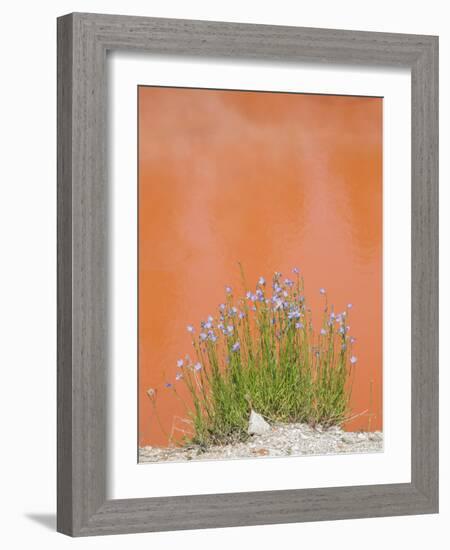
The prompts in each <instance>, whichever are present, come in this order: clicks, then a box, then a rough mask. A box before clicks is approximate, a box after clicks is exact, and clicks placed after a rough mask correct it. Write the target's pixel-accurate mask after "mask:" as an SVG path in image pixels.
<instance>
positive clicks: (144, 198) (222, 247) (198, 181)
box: [130, 87, 382, 445]
mask: <svg viewBox="0 0 450 550" xmlns="http://www.w3.org/2000/svg"><path fill="white" fill-rule="evenodd" d="M138 229H139V365H138V368H139V388H138V391H139V444H140V445H167V443H168V437H167V434H170V433H172V432H173V430H175V431H174V432H173V433H174V434H175V436H176V437H180V436H181V434H182V432H181V431H179V429H183V427H186V425H185V423H184V422H183V421H182V418H185V417H186V412H185V410H184V408H183V405H182V403H181V402H180V401H179V400H178V399H177V398H176V397H175V396H174V394H173V392H172V391H171V390H170V389H167V388H165V383H166V382H170V383H174V380H175V375H176V372H177V366H176V361H177V359H178V358H180V357H183V356H184V355H185V354H186V353H191V356H193V353H192V352H193V350H192V344H191V339H190V336H189V334H188V333H187V331H186V325H188V324H191V323H192V324H193V325H196V326H198V324H199V322H200V321H201V320H203V319H205V318H206V317H207V316H208V314H213V315H214V314H215V313H216V311H217V306H218V304H220V303H221V302H222V301H223V300H224V287H225V285H231V286H233V287H235V288H236V289H240V288H241V284H240V275H239V269H238V262H241V263H242V264H243V266H244V269H245V273H246V277H247V280H248V281H252V282H254V283H256V280H257V278H258V277H259V276H260V275H263V276H265V277H266V278H267V279H270V278H271V276H272V274H273V272H274V271H281V272H282V273H283V274H286V276H289V274H290V272H291V270H292V268H293V267H294V266H298V267H299V268H300V269H301V272H302V274H303V276H304V279H305V286H306V291H305V294H306V298H307V301H308V303H309V305H310V307H311V308H312V309H313V311H314V312H316V313H315V315H316V322H318V321H319V319H320V315H321V308H322V307H323V301H322V297H321V296H320V294H319V288H321V287H325V288H326V290H327V295H328V301H329V303H332V304H334V306H335V310H336V311H340V310H341V309H343V308H344V307H345V305H346V304H347V303H349V302H351V303H352V304H353V308H352V310H351V318H350V322H349V324H350V326H351V330H350V333H351V334H352V335H353V336H355V337H356V338H357V342H356V344H355V346H354V354H355V355H357V357H358V363H357V365H356V368H355V377H354V382H353V392H352V398H351V409H352V413H353V414H354V415H359V416H357V417H356V418H355V419H354V420H352V421H350V422H349V423H348V424H347V425H346V428H347V429H351V430H354V429H362V430H367V429H371V430H380V429H381V428H382V99H381V98H372V97H350V96H327V95H306V94H286V93H273V92H241V91H225V90H203V89H201V90H200V89H187V88H164V87H139V228H138ZM130 368H133V366H130ZM178 384H179V386H178V389H179V391H180V393H181V396H182V397H187V396H186V394H185V393H184V391H183V385H182V383H178ZM149 388H154V389H156V404H157V411H158V416H159V421H158V420H157V418H156V416H155V411H154V409H153V407H152V403H151V401H150V399H149V398H148V397H147V395H146V392H147V390H148V389H149Z"/></svg>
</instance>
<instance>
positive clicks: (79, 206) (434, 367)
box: [58, 13, 438, 536]
mask: <svg viewBox="0 0 450 550" xmlns="http://www.w3.org/2000/svg"><path fill="white" fill-rule="evenodd" d="M124 49H128V50H135V51H137V52H148V53H150V54H152V53H153V54H155V53H156V54H161V53H163V54H172V55H186V54H188V55H191V56H215V57H229V58H247V59H265V60H280V61H287V60H289V61H292V62H295V61H311V62H324V63H335V64H336V63H345V64H348V63H359V64H364V65H369V66H370V65H389V66H401V67H409V68H410V69H411V75H412V78H411V80H412V90H411V91H412V113H411V115H412V136H411V137H412V143H411V146H412V182H411V184H412V241H411V245H412V266H411V269H412V296H411V299H412V364H411V369H412V395H411V407H412V434H411V435H412V455H411V456H412V464H411V466H412V480H411V483H402V484H391V485H373V486H356V487H337V488H326V489H302V490H285V491H264V492H252V493H232V494H210V495H192V496H178V497H164V498H145V499H129V500H108V499H107V496H106V495H107V491H106V489H107V485H106V484H107V479H106V475H107V469H106V464H107V456H106V448H107V446H106V435H107V433H106V432H107V430H106V426H107V413H106V411H107V409H106V391H105V388H106V385H107V364H108V353H107V349H108V346H107V342H108V333H107V327H108V300H107V281H108V272H107V266H108V261H107V260H108V258H107V251H108V179H107V170H106V166H107V160H106V145H105V144H106V103H107V102H106V97H107V81H106V53H107V51H108V50H124ZM437 350H438V38H437V37H435V36H416V35H405V34H387V33H372V32H355V31H344V30H326V29H310V28H296V27H279V26H267V25H248V24H236V23H216V22H208V21H187V20H176V19H154V18H143V17H126V16H116V15H96V14H82V13H74V14H70V15H66V16H63V17H61V18H59V19H58V530H59V531H61V532H63V533H66V534H69V535H73V536H83V535H100V534H111V533H132V532H139V531H163V530H175V529H199V528H210V527H227V526H237V525H259V524H269V523H288V522H302V521H318V520H332V519H344V518H362V517H371V516H395V515H405V514H427V513H435V512H437V511H438V353H437Z"/></svg>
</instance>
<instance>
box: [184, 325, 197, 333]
mask: <svg viewBox="0 0 450 550" xmlns="http://www.w3.org/2000/svg"><path fill="white" fill-rule="evenodd" d="M186 329H187V331H188V332H190V333H191V334H194V332H195V328H194V327H193V326H192V325H188V326H187V327H186Z"/></svg>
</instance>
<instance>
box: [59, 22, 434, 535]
mask: <svg viewBox="0 0 450 550" xmlns="http://www.w3.org/2000/svg"><path fill="white" fill-rule="evenodd" d="M437 114H438V40H437V37H433V36H416V35H401V34H386V33H369V32H356V31H343V30H325V29H305V28H297V27H275V26H266V25H248V24H235V23H233V24H231V23H215V22H207V21H186V20H170V19H154V18H141V17H128V16H111V15H97V14H70V15H67V16H64V17H61V18H59V20H58V530H59V531H61V532H63V533H66V534H69V535H72V536H85V535H98V534H112V533H130V532H141V531H158V530H177V529H191V528H192V529H194V528H208V527H226V526H237V525H258V524H268V523H287V522H301V521H318V520H327V519H343V518H360V517H371V516H388V515H391V516H392V515H404V514H423V513H435V512H437V509H438V404H437V395H438V394H437V387H438V362H437V326H438V313H437V303H438V301H437V299H438V284H437V277H438V269H437V267H438V266H437V262H438V259H437V248H438V223H437V177H438V122H437V121H438V117H437Z"/></svg>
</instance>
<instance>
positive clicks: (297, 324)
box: [295, 323, 303, 329]
mask: <svg viewBox="0 0 450 550" xmlns="http://www.w3.org/2000/svg"><path fill="white" fill-rule="evenodd" d="M295 328H298V329H301V328H303V323H295Z"/></svg>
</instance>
